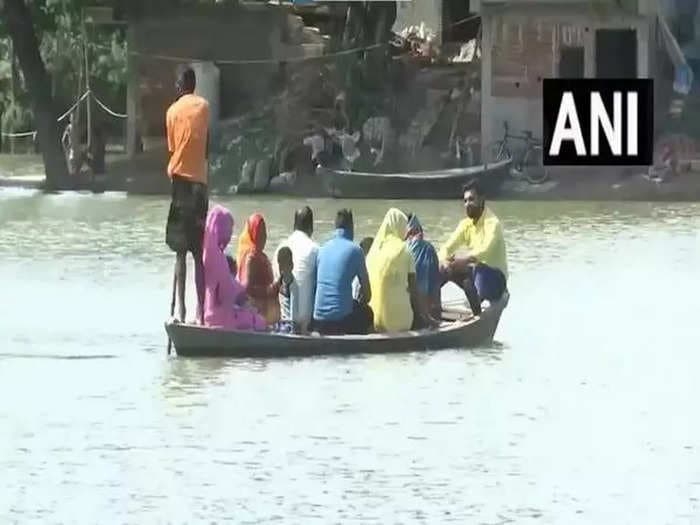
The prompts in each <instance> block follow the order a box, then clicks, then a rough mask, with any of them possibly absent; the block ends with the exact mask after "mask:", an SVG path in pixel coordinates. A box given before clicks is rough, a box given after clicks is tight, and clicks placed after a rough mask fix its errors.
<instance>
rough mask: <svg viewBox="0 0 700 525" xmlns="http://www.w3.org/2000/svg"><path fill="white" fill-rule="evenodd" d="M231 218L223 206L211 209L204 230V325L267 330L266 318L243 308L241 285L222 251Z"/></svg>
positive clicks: (232, 328) (230, 328) (231, 231)
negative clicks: (234, 276)
mask: <svg viewBox="0 0 700 525" xmlns="http://www.w3.org/2000/svg"><path fill="white" fill-rule="evenodd" d="M232 233H233V217H232V216H231V214H230V213H229V211H228V210H227V209H226V208H224V207H223V206H214V207H213V208H212V209H211V210H210V211H209V214H208V215H207V223H206V227H205V229H204V248H203V257H202V258H203V263H204V276H205V289H204V324H205V326H210V327H215V328H223V329H226V330H257V331H264V330H265V329H266V324H265V319H263V318H262V317H261V316H259V315H258V314H257V313H256V312H255V311H254V310H252V309H250V308H246V307H245V306H244V305H245V303H246V301H247V300H248V297H247V295H246V293H245V289H244V288H243V286H242V285H241V284H240V283H239V282H238V281H237V280H236V279H233V278H232V276H231V273H230V270H229V263H228V262H227V260H226V255H225V254H224V250H225V249H226V246H227V245H228V243H229V242H230V241H231V235H232Z"/></svg>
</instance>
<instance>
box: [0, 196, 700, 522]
mask: <svg viewBox="0 0 700 525" xmlns="http://www.w3.org/2000/svg"><path fill="white" fill-rule="evenodd" d="M224 203H225V204H226V205H228V206H229V207H230V208H231V209H232V211H233V212H234V215H235V217H236V220H237V223H238V224H237V228H239V227H240V224H241V223H242V221H243V219H244V217H245V216H246V215H247V214H249V213H251V212H252V211H255V210H258V209H259V210H262V211H264V212H265V213H266V215H267V217H268V224H269V225H270V239H271V241H272V243H273V244H274V245H276V244H277V242H278V241H279V240H280V239H281V238H282V236H283V235H285V234H286V232H287V231H288V230H289V226H290V223H291V217H292V210H293V209H294V208H295V207H297V206H299V204H300V203H301V201H297V200H272V201H265V202H256V201H254V200H243V199H236V200H234V199H226V200H225V201H224ZM310 204H311V205H312V206H313V208H314V210H315V212H316V216H317V234H316V237H317V238H318V239H321V240H322V239H324V238H325V237H326V236H327V234H328V232H329V231H330V229H331V221H332V219H333V216H334V213H335V210H336V209H337V208H338V207H339V206H341V205H343V204H345V203H342V202H339V201H329V200H318V201H310ZM350 204H351V206H352V208H353V209H354V212H355V217H356V222H357V230H358V231H357V236H358V237H360V236H364V235H370V234H373V233H374V231H375V230H376V228H377V227H378V225H379V222H380V220H381V218H382V216H383V213H384V212H385V210H386V208H387V207H388V204H387V203H384V202H380V201H374V202H369V201H357V202H352V203H350ZM167 205H168V202H167V199H163V198H135V197H129V198H127V197H125V196H123V195H118V194H105V195H99V196H94V195H79V194H65V195H40V194H34V193H27V192H23V191H15V190H5V191H0V289H1V290H2V298H3V300H2V301H1V302H0V473H1V474H0V522H2V523H13V522H16V523H23V524H24V523H31V522H39V523H214V522H217V523H218V522H223V521H226V520H229V521H230V522H232V523H239V524H242V523H267V522H273V521H277V522H279V523H299V524H310V523H319V524H329V523H343V524H345V523H368V524H369V523H372V524H374V523H376V524H382V525H385V524H394V523H427V524H435V523H449V522H452V523H460V524H461V523H469V524H471V523H491V524H496V523H561V524H566V525H570V524H576V523H593V524H603V523H606V524H607V523H609V524H616V525H618V524H622V523H633V524H640V523H649V524H655V525H658V524H670V523H700V419H698V417H697V403H698V400H700V383H699V382H698V380H697V377H698V371H699V370H700V328H699V324H700V323H699V322H698V321H699V318H698V315H699V312H700V300H699V299H698V296H699V295H700V206H698V205H672V204H663V205H657V204H615V203H607V204H594V203H578V204H571V203H559V204H557V203H550V204H537V203H510V202H497V203H494V204H493V207H494V208H495V210H496V211H497V213H498V214H499V215H500V216H501V218H502V219H503V222H504V224H505V228H506V235H507V242H508V250H509V258H510V265H511V270H512V278H511V282H510V290H511V302H510V305H509V307H508V309H507V310H506V312H505V314H504V316H503V319H502V322H501V325H500V327H499V330H498V332H497V334H496V339H497V344H495V345H493V347H490V348H483V349H479V350H475V351H465V350H459V349H455V350H454V351H443V352H437V353H430V354H406V355H392V356H372V357H364V356H359V357H351V358H319V359H298V360H275V361H268V362H265V361H252V360H244V361H241V360H239V361H236V360H212V359H206V360H189V359H178V358H167V356H166V355H165V350H166V337H165V333H164V330H163V325H162V323H163V321H164V319H165V318H166V316H167V313H168V307H169V302H170V297H169V296H170V290H169V288H170V285H171V275H172V274H171V272H172V255H171V254H170V253H169V252H168V251H167V248H166V247H165V245H164V243H163V225H164V220H165V215H166V212H167ZM401 206H402V207H403V208H404V209H408V208H410V209H412V210H413V211H415V212H417V213H418V214H419V216H420V217H421V219H422V222H423V223H424V225H425V227H426V231H427V235H428V237H430V238H431V239H434V240H437V241H440V240H444V239H445V237H446V235H447V234H448V233H449V232H450V231H451V229H452V228H453V227H454V225H455V223H456V222H457V221H458V220H459V219H460V217H461V215H462V210H461V206H460V203H459V201H455V202H415V203H406V202H404V203H401ZM190 276H191V273H190ZM193 295H194V294H193V293H192V291H190V292H189V296H190V299H193ZM191 311H192V312H194V310H191Z"/></svg>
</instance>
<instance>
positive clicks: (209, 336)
mask: <svg viewBox="0 0 700 525" xmlns="http://www.w3.org/2000/svg"><path fill="white" fill-rule="evenodd" d="M508 299H509V296H508V293H507V292H506V294H504V296H503V297H502V298H501V299H500V300H499V301H497V302H495V303H493V304H492V305H490V306H489V307H487V308H486V309H484V311H483V312H482V314H481V315H480V316H478V317H470V318H468V319H466V320H461V319H460V317H462V316H463V315H464V313H465V310H464V306H457V307H453V308H445V313H444V318H453V319H456V320H453V321H446V322H443V323H442V325H441V326H440V327H439V328H437V329H431V330H416V331H410V332H402V333H398V334H391V335H388V334H371V335H364V336H359V335H344V336H319V335H287V334H273V333H260V332H242V331H237V332H233V331H224V330H218V329H213V328H207V327H203V326H199V325H190V324H181V323H172V322H166V323H165V330H166V332H167V333H168V336H170V339H171V340H172V342H173V345H174V347H175V350H176V352H177V354H178V355H179V356H189V357H214V356H218V357H299V356H311V355H349V354H365V353H367V354H380V353H397V352H412V351H424V350H442V349H455V348H471V347H475V346H479V345H484V344H489V343H491V341H492V340H493V336H494V334H495V333H496V328H497V327H498V322H499V321H500V319H501V314H502V313H503V310H504V309H505V307H506V305H507V304H508Z"/></svg>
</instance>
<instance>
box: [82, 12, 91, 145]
mask: <svg viewBox="0 0 700 525" xmlns="http://www.w3.org/2000/svg"><path fill="white" fill-rule="evenodd" d="M83 54H84V55H85V89H86V91H88V92H89V91H90V62H89V56H88V55H89V53H88V40H87V26H86V25H85V15H84V14H83ZM85 103H86V104H87V149H88V151H90V145H91V144H92V94H90V95H88V97H87V98H86V99H85Z"/></svg>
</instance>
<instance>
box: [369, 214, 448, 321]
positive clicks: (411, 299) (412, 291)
mask: <svg viewBox="0 0 700 525" xmlns="http://www.w3.org/2000/svg"><path fill="white" fill-rule="evenodd" d="M407 228H408V218H407V217H406V214H404V213H403V212H402V211H401V210H398V209H396V208H391V209H390V210H389V211H388V212H387V214H386V216H385V217H384V220H383V221H382V224H381V226H379V230H378V231H377V235H375V237H374V242H373V243H372V248H371V249H370V251H369V254H368V255H367V272H368V274H369V281H370V286H371V287H372V291H373V294H372V299H371V301H370V306H371V307H372V311H373V312H374V329H375V331H377V332H403V331H407V330H410V329H411V326H413V324H414V317H416V318H417V319H420V320H421V321H423V320H424V321H425V322H426V323H429V324H435V323H431V322H430V320H429V319H428V318H427V317H428V316H427V312H425V311H424V310H422V309H421V306H420V304H419V303H418V299H417V294H416V266H415V263H414V262H413V257H412V256H411V253H410V252H409V251H408V247H407V246H406V243H405V239H406V231H407Z"/></svg>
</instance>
